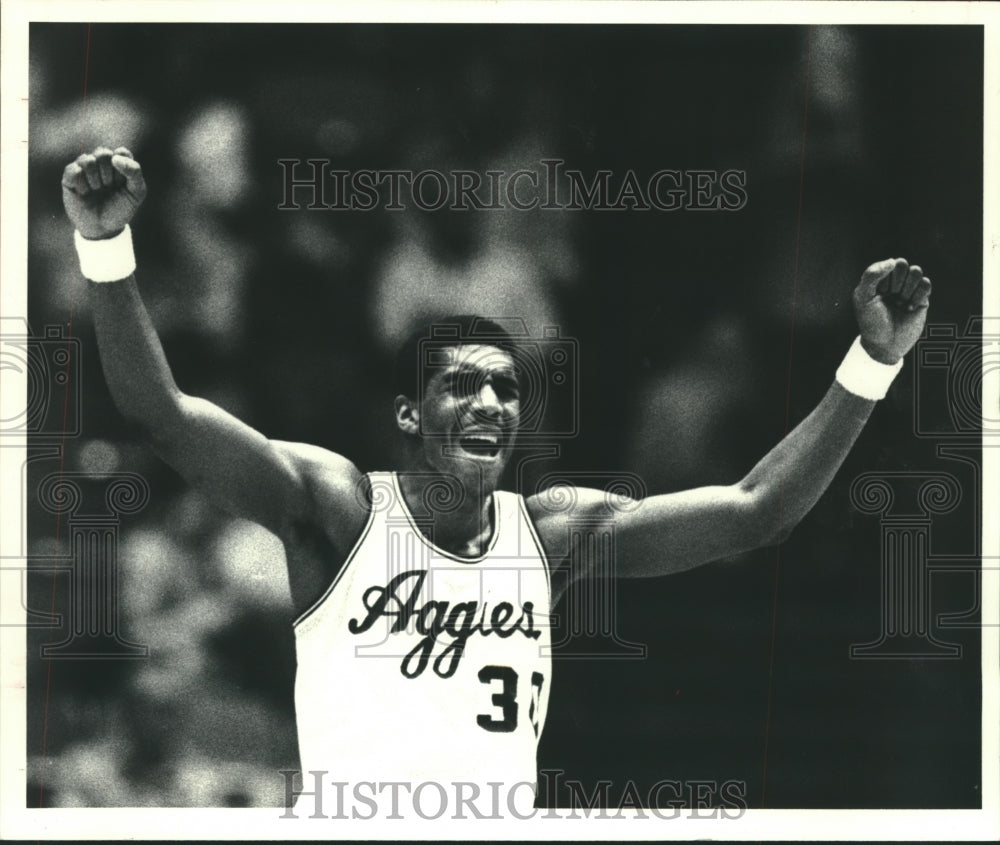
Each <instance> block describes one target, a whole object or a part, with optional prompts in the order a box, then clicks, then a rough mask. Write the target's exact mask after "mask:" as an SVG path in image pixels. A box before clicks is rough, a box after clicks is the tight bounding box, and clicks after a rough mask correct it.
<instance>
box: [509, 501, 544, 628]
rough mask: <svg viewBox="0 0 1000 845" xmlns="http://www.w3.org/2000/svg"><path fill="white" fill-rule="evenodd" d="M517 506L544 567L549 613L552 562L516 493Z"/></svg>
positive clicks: (525, 507) (526, 508)
mask: <svg viewBox="0 0 1000 845" xmlns="http://www.w3.org/2000/svg"><path fill="white" fill-rule="evenodd" d="M517 507H518V510H519V511H520V512H521V516H523V517H524V522H525V524H526V525H527V526H528V533H529V534H531V540H532V542H533V543H534V544H535V548H536V549H537V550H538V557H539V558H540V559H541V561H542V567H543V568H544V569H545V582H546V584H548V587H549V613H551V612H552V564H551V563H549V556H548V555H547V554H545V549H544V548H543V547H542V540H541V538H540V537H539V536H538V532H537V531H536V530H535V523H534V522H532V520H531V514H530V513H528V506H527V505H526V504H525V501H524V496H522V495H520V494H517Z"/></svg>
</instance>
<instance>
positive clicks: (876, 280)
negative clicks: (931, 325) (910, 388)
mask: <svg viewBox="0 0 1000 845" xmlns="http://www.w3.org/2000/svg"><path fill="white" fill-rule="evenodd" d="M930 294H931V280H930V279H928V278H927V277H926V276H925V275H924V271H923V270H921V269H920V267H918V266H917V265H916V264H914V265H912V266H911V265H910V264H909V263H908V262H907V260H906V259H905V258H896V259H892V258H887V259H885V260H884V261H877V262H876V263H874V264H872V265H871V266H870V267H869V268H868V269H867V270H865V272H864V273H863V274H862V276H861V281H860V282H859V283H858V286H857V287H856V288H855V289H854V313H855V314H856V315H857V318H858V328H859V329H861V345H862V346H863V347H864V348H865V351H866V352H867V353H868V354H869V355H871V357H872V358H874V359H875V360H876V361H880V362H882V363H883V364H895V363H896V362H897V361H898V360H899V359H900V358H902V357H903V356H904V355H905V354H906V353H907V352H909V351H910V347H912V346H913V344H914V343H916V342H917V338H918V337H920V333H921V332H922V331H923V330H924V322H925V321H926V320H927V307H928V304H929V298H930Z"/></svg>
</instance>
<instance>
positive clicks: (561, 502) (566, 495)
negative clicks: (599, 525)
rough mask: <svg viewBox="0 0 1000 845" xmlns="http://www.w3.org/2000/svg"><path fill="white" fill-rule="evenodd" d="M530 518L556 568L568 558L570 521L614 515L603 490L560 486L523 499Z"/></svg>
mask: <svg viewBox="0 0 1000 845" xmlns="http://www.w3.org/2000/svg"><path fill="white" fill-rule="evenodd" d="M524 504H525V507H526V509H527V511H528V516H530V517H531V521H532V523H533V524H534V526H535V530H536V531H537V532H538V538H539V539H540V540H541V541H542V548H543V549H544V551H545V554H546V555H547V556H548V558H549V560H551V561H552V563H553V564H554V565H555V566H559V565H561V564H563V563H565V562H566V559H567V557H568V555H569V546H568V541H569V525H570V521H571V520H572V521H574V522H575V521H577V520H581V519H583V520H587V519H593V520H595V521H598V520H602V519H604V518H606V517H608V516H610V515H611V514H612V511H611V509H610V508H609V507H608V497H607V494H606V493H605V492H604V491H603V490H596V489H594V488H591V487H576V486H574V485H571V484H557V485H553V486H552V487H547V488H546V489H544V490H542V491H540V492H538V493H535V494H534V495H532V496H528V497H527V498H526V499H525V500H524Z"/></svg>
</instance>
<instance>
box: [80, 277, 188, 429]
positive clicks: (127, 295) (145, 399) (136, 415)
mask: <svg viewBox="0 0 1000 845" xmlns="http://www.w3.org/2000/svg"><path fill="white" fill-rule="evenodd" d="M88 286H89V288H90V301H91V304H92V308H93V313H94V324H95V328H96V330H97V345H98V348H99V350H100V355H101V365H102V367H103V369H104V376H105V379H106V380H107V383H108V387H109V389H110V391H111V396H112V398H113V399H114V401H115V405H117V407H118V409H119V411H121V413H122V415H123V416H125V417H126V418H127V419H129V420H130V421H132V422H134V423H135V424H137V425H139V426H140V427H141V428H142V429H143V430H144V431H146V432H148V433H150V434H151V435H152V434H155V432H156V431H157V429H158V428H161V427H163V426H165V425H167V424H168V423H169V421H170V420H171V419H172V417H173V416H174V415H175V414H176V412H177V407H178V399H179V398H180V391H179V390H178V389H177V385H176V384H175V382H174V379H173V376H172V375H171V372H170V367H169V365H168V364H167V359H166V357H165V356H164V354H163V347H162V346H161V344H160V339H159V337H158V336H157V334H156V330H155V329H154V328H153V323H152V321H151V320H150V318H149V314H148V313H147V311H146V307H145V305H143V302H142V298H141V297H140V296H139V290H138V287H137V286H136V282H135V276H134V275H133V276H129V277H128V278H127V279H125V280H123V281H120V282H113V283H109V284H97V283H94V282H88Z"/></svg>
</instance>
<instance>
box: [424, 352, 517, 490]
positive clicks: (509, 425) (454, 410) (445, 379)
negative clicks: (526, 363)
mask: <svg viewBox="0 0 1000 845" xmlns="http://www.w3.org/2000/svg"><path fill="white" fill-rule="evenodd" d="M442 352H443V353H444V360H443V361H442V363H441V366H440V367H435V369H434V375H433V376H432V377H431V378H430V379H429V380H428V381H427V383H426V384H425V386H424V395H423V398H422V399H421V401H420V432H421V434H422V435H423V438H424V454H425V456H426V458H427V460H428V462H429V463H431V465H432V466H434V467H436V468H439V469H445V470H447V471H452V472H454V471H461V465H463V464H464V465H465V466H466V467H472V466H476V467H478V469H479V470H480V471H484V472H485V474H486V475H487V476H494V477H499V475H500V472H501V471H502V470H503V467H504V465H505V464H506V462H507V459H508V458H509V457H510V452H511V448H512V446H513V442H514V436H515V434H516V430H517V419H518V414H519V413H520V409H521V398H520V391H519V389H518V382H517V377H516V375H515V371H514V359H513V358H512V357H511V355H510V353H509V352H506V351H504V350H503V349H498V348H497V347H495V346H486V345H479V344H468V345H463V346H452V347H448V348H446V349H444V350H442Z"/></svg>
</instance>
